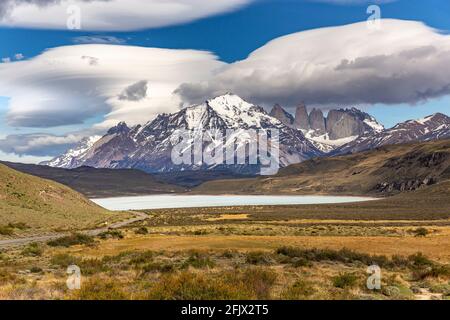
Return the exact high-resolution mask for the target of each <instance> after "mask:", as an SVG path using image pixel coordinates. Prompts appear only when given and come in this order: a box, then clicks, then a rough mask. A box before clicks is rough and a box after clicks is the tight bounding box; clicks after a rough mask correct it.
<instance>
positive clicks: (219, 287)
mask: <svg viewBox="0 0 450 320" xmlns="http://www.w3.org/2000/svg"><path fill="white" fill-rule="evenodd" d="M249 295H250V293H248V292H246V291H245V288H243V287H239V286H236V285H235V284H233V283H227V282H226V281H224V279H220V278H213V277H206V276H203V275H199V274H194V273H191V272H183V273H181V274H170V275H165V276H163V277H161V278H160V280H159V281H158V282H157V283H156V284H154V285H153V287H152V288H151V289H150V291H149V294H148V297H147V298H148V299H151V300H242V299H245V298H248V297H249Z"/></svg>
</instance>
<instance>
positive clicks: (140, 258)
mask: <svg viewBox="0 0 450 320" xmlns="http://www.w3.org/2000/svg"><path fill="white" fill-rule="evenodd" d="M154 256H155V253H154V252H153V251H143V252H133V253H131V259H130V264H131V265H141V264H145V263H148V262H151V261H153V257H154Z"/></svg>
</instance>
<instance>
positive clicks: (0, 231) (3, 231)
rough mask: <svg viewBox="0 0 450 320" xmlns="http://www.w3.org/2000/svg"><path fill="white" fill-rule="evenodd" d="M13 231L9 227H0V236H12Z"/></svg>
mask: <svg viewBox="0 0 450 320" xmlns="http://www.w3.org/2000/svg"><path fill="white" fill-rule="evenodd" d="M13 234H14V230H13V229H12V228H11V227H9V226H0V235H2V236H12V235H13Z"/></svg>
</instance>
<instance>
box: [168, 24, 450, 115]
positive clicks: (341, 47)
mask: <svg viewBox="0 0 450 320" xmlns="http://www.w3.org/2000/svg"><path fill="white" fill-rule="evenodd" d="M449 65H450V36H449V35H444V34H441V33H439V32H437V31H436V30H434V29H431V28H429V27H427V26H425V25H423V24H422V23H419V22H411V21H401V20H382V25H381V29H380V30H371V29H369V28H368V27H367V25H366V23H365V22H361V23H356V24H351V25H346V26H340V27H331V28H321V29H316V30H311V31H305V32H299V33H295V34H291V35H288V36H284V37H281V38H278V39H275V40H273V41H271V42H269V43H268V44H266V45H265V46H263V47H262V48H260V49H258V50H256V51H254V52H253V53H252V54H250V56H249V57H248V58H247V59H245V60H243V61H239V62H236V63H233V64H230V65H228V66H227V67H225V68H224V69H223V70H222V71H220V72H218V73H217V74H216V76H215V77H214V78H213V79H211V80H209V81H202V82H191V83H185V84H183V85H181V86H180V87H179V88H178V89H177V90H176V93H178V94H179V95H180V96H181V97H182V99H183V101H185V102H187V103H193V102H199V101H202V100H204V99H205V97H212V96H216V95H218V94H221V93H223V92H226V91H232V92H234V93H236V94H238V95H241V96H242V97H244V98H246V99H249V100H250V101H253V102H256V103H259V104H262V105H271V104H273V103H275V102H278V103H282V104H284V105H286V106H294V105H296V104H297V103H298V102H299V101H305V102H306V103H307V104H310V105H318V106H323V107H325V106H328V105H331V106H336V105H358V104H377V103H381V104H402V103H406V104H415V103H420V102H423V101H426V100H427V99H432V98H437V97H440V96H443V95H446V94H449V93H450V73H449V72H448V66H449Z"/></svg>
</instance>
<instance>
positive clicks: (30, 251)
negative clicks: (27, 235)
mask: <svg viewBox="0 0 450 320" xmlns="http://www.w3.org/2000/svg"><path fill="white" fill-rule="evenodd" d="M43 253H44V249H43V248H42V246H41V245H40V244H38V243H31V244H29V245H27V246H26V247H25V248H23V250H22V255H23V256H26V257H40V256H41V255H42V254H43Z"/></svg>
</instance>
